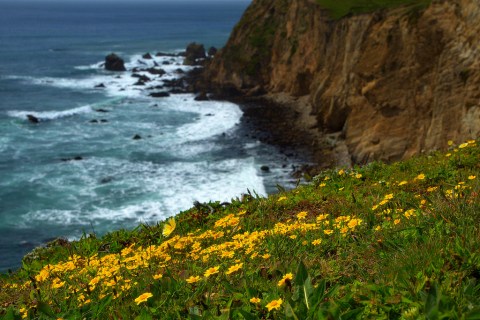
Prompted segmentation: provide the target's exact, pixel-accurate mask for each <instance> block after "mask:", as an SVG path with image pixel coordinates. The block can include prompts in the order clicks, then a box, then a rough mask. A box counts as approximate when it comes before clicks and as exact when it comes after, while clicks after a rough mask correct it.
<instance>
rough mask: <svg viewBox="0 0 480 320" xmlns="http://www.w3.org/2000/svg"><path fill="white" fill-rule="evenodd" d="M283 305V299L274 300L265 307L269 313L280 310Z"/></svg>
mask: <svg viewBox="0 0 480 320" xmlns="http://www.w3.org/2000/svg"><path fill="white" fill-rule="evenodd" d="M282 303H283V300H282V299H278V300H272V301H271V302H270V303H269V304H267V305H266V306H265V307H266V308H267V309H268V311H272V310H273V309H280V307H281V306H282Z"/></svg>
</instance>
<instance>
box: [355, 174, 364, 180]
mask: <svg viewBox="0 0 480 320" xmlns="http://www.w3.org/2000/svg"><path fill="white" fill-rule="evenodd" d="M362 177H363V176H362V174H361V173H357V174H356V175H355V178H357V179H362Z"/></svg>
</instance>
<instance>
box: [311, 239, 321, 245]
mask: <svg viewBox="0 0 480 320" xmlns="http://www.w3.org/2000/svg"><path fill="white" fill-rule="evenodd" d="M321 243H322V239H315V240H313V241H312V244H313V245H314V246H318V245H319V244H321Z"/></svg>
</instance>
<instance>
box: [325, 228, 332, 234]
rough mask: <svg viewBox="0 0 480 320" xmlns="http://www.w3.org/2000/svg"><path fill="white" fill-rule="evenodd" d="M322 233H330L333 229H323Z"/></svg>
mask: <svg viewBox="0 0 480 320" xmlns="http://www.w3.org/2000/svg"><path fill="white" fill-rule="evenodd" d="M323 233H325V234H326V235H330V234H332V233H333V230H331V229H327V230H323Z"/></svg>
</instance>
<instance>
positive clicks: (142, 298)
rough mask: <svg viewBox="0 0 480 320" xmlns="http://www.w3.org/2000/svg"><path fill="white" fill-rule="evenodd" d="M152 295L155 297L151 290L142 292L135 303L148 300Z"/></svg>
mask: <svg viewBox="0 0 480 320" xmlns="http://www.w3.org/2000/svg"><path fill="white" fill-rule="evenodd" d="M151 297H153V294H151V293H150V292H145V293H142V294H141V295H139V296H138V298H137V299H135V303H136V304H137V305H139V304H140V303H143V302H146V301H147V300H148V299H150V298H151Z"/></svg>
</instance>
